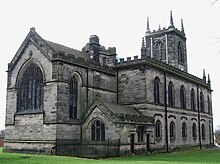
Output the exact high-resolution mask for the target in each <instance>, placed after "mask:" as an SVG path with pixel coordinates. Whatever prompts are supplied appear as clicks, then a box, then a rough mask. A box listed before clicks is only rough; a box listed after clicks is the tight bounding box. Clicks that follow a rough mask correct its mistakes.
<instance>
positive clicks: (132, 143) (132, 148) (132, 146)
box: [130, 133, 134, 153]
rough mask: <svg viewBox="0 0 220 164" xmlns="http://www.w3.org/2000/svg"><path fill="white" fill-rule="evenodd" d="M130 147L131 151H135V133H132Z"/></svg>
mask: <svg viewBox="0 0 220 164" xmlns="http://www.w3.org/2000/svg"><path fill="white" fill-rule="evenodd" d="M130 144H131V145H130V147H131V153H134V134H133V133H131V138H130Z"/></svg>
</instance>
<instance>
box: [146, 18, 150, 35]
mask: <svg viewBox="0 0 220 164" xmlns="http://www.w3.org/2000/svg"><path fill="white" fill-rule="evenodd" d="M146 32H150V25H149V18H148V17H147V31H146Z"/></svg>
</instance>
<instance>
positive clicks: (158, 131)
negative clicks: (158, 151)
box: [155, 120, 162, 139]
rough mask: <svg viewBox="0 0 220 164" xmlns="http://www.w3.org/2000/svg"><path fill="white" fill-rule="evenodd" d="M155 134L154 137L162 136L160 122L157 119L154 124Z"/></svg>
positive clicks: (159, 137)
mask: <svg viewBox="0 0 220 164" xmlns="http://www.w3.org/2000/svg"><path fill="white" fill-rule="evenodd" d="M155 133H156V134H155V136H156V139H161V138H162V126H161V122H160V120H157V121H156V124H155Z"/></svg>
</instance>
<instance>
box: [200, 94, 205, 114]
mask: <svg viewBox="0 0 220 164" xmlns="http://www.w3.org/2000/svg"><path fill="white" fill-rule="evenodd" d="M200 111H201V112H205V108H204V96H203V93H202V92H200Z"/></svg>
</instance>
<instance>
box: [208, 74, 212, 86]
mask: <svg viewBox="0 0 220 164" xmlns="http://www.w3.org/2000/svg"><path fill="white" fill-rule="evenodd" d="M208 84H209V86H210V85H211V80H210V77H209V73H208Z"/></svg>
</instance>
